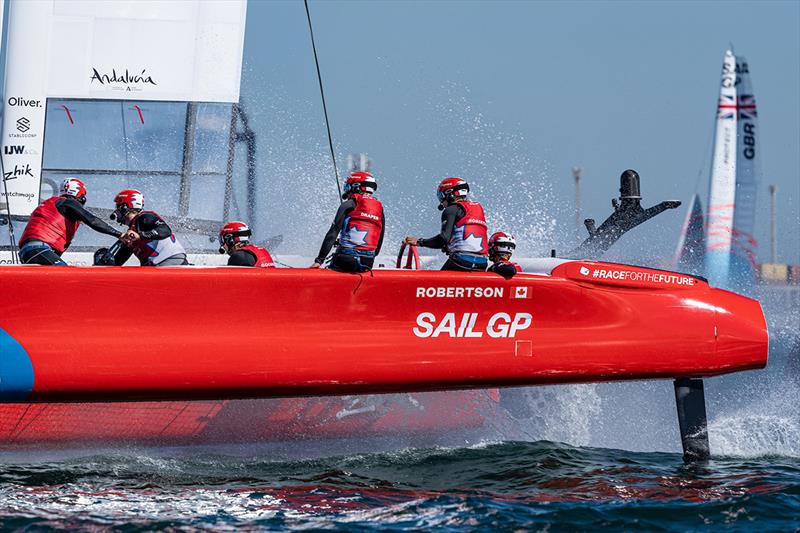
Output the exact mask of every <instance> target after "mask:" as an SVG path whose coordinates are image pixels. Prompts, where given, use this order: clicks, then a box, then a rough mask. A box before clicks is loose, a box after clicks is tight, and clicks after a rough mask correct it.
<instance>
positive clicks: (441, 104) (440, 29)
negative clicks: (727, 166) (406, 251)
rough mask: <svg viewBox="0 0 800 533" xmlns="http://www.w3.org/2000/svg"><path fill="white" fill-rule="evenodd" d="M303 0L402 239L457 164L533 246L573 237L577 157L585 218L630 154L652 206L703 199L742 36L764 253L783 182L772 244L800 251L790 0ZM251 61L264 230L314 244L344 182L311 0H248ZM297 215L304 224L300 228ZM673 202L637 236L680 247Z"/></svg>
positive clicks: (799, 100)
mask: <svg viewBox="0 0 800 533" xmlns="http://www.w3.org/2000/svg"><path fill="white" fill-rule="evenodd" d="M310 5H311V13H312V17H313V22H314V30H315V33H316V38H317V47H318V51H319V54H320V63H321V67H322V71H323V77H324V82H325V88H326V92H327V97H328V107H329V112H330V117H331V120H332V129H333V136H334V141H335V144H336V147H337V155H338V156H340V157H343V156H344V155H345V154H347V153H348V152H360V151H363V152H367V153H368V154H369V155H370V156H371V157H372V158H373V160H375V173H376V176H377V178H378V180H379V183H380V190H379V195H381V198H382V199H383V200H384V201H385V202H386V203H387V212H388V213H389V214H390V215H393V218H391V219H390V221H389V224H390V227H391V233H390V238H391V239H392V240H396V239H399V238H400V237H401V236H402V235H403V234H406V233H417V234H419V233H422V234H425V235H427V234H432V233H434V232H435V231H436V228H437V224H438V212H437V211H436V210H435V205H436V201H435V195H434V192H433V191H434V187H435V184H436V183H437V182H438V180H439V179H441V178H442V177H445V176H446V175H463V176H464V177H465V178H467V179H469V180H470V181H471V182H472V183H473V184H475V186H476V191H477V193H478V194H479V196H480V197H481V199H482V200H483V201H484V202H486V203H487V204H489V206H490V210H491V211H492V213H490V217H492V218H493V221H494V223H495V226H497V225H504V226H513V227H504V228H503V229H509V230H511V231H513V232H516V233H517V234H518V236H520V235H521V236H522V238H523V239H526V240H530V241H537V242H530V243H528V245H529V249H530V250H537V249H547V248H549V247H550V246H559V247H563V246H568V245H570V244H573V243H574V239H575V237H574V231H573V226H574V222H573V219H574V211H573V182H572V178H571V172H570V169H571V168H572V166H573V165H576V164H577V165H580V166H582V167H583V168H584V180H583V184H584V194H583V204H584V215H586V216H594V217H596V218H598V219H600V220H602V219H603V218H604V217H605V216H606V215H607V214H608V213H609V209H610V206H609V199H610V198H611V197H613V196H615V195H616V193H617V192H616V189H617V186H618V184H617V179H618V176H619V174H620V173H621V171H622V170H624V169H626V168H629V167H631V168H635V169H637V170H638V171H639V172H640V174H641V175H642V178H643V180H644V181H643V185H642V192H643V195H644V204H646V205H651V204H653V203H656V202H657V201H660V200H662V199H667V198H677V199H681V200H688V199H689V198H690V196H691V194H692V193H693V192H695V191H696V190H697V191H698V192H700V193H701V197H702V199H703V202H704V204H705V203H706V201H707V193H708V173H709V168H710V164H711V136H712V132H713V128H714V119H715V111H716V102H717V97H718V84H719V74H720V69H721V65H722V58H723V54H724V51H725V49H726V47H728V46H729V44H730V43H732V44H733V46H734V48H735V51H736V52H737V53H738V54H742V55H744V56H746V58H747V60H748V62H749V65H750V72H751V74H752V81H753V85H754V91H755V94H756V98H757V102H758V107H759V127H760V133H761V137H760V147H759V149H760V155H761V165H762V169H763V177H764V179H763V183H762V184H761V186H760V188H759V194H760V198H759V206H760V210H759V213H758V216H757V228H758V230H757V235H756V237H757V238H758V240H759V241H760V242H761V244H762V245H761V248H760V253H759V258H760V259H761V260H766V259H768V249H769V246H768V240H769V233H768V216H769V212H768V205H769V204H768V193H767V188H766V187H767V184H768V183H776V184H778V187H779V190H780V194H779V197H778V211H779V216H780V227H781V231H780V236H779V259H780V260H782V261H784V262H794V263H798V262H800V229H798V228H800V96H798V95H800V3H799V2H789V1H787V2H763V1H762V2H595V1H592V2H521V1H520V2H496V1H495V2H488V1H487V2H478V1H474V2H466V1H438V2H409V1H402V2H400V1H397V2H389V1H353V2H344V1H311V3H310ZM244 61H245V65H244V74H243V80H242V81H243V85H242V99H243V101H244V103H245V105H246V106H247V109H248V111H249V113H250V115H251V120H252V121H253V123H254V125H255V128H256V131H257V134H258V136H259V137H258V138H259V172H260V177H261V180H262V183H261V189H260V190H261V192H262V194H265V195H266V196H267V197H268V200H267V202H266V203H267V206H268V212H269V216H268V217H266V219H265V221H264V222H262V224H266V226H263V225H262V227H263V228H264V229H263V231H264V232H265V233H273V232H284V233H287V234H288V237H289V238H290V239H294V238H298V239H308V241H309V243H311V242H312V241H313V244H308V245H307V246H303V247H302V248H304V249H305V248H308V250H309V251H311V250H313V249H314V248H315V246H316V245H317V244H318V241H319V239H321V233H320V234H319V236H317V232H323V231H324V229H325V226H326V225H327V224H328V223H329V218H330V217H331V216H332V215H333V211H334V209H335V204H336V197H335V195H334V185H333V178H332V173H331V170H330V167H329V159H327V155H326V153H327V140H326V137H325V130H324V122H323V118H322V108H321V104H320V102H319V95H318V87H317V82H316V74H315V71H314V65H313V58H312V55H311V47H310V42H309V36H308V28H307V22H306V18H305V11H304V8H303V2H302V1H301V0H291V1H258V0H255V1H254V0H251V1H250V3H249V6H248V15H247V32H246V38H245V60H244ZM341 166H343V161H342V162H341ZM298 189H300V190H298ZM298 204H299V205H298ZM298 213H299V215H298ZM298 216H300V217H302V218H307V219H308V221H309V224H310V227H309V226H308V225H306V230H305V231H310V234H309V233H305V232H304V233H302V234H300V233H298V232H295V233H292V229H291V227H292V225H293V222H292V220H296V218H297V217H298ZM682 218H683V211H682V210H680V212H672V213H668V214H665V215H662V218H661V219H659V220H660V223H658V224H656V226H654V227H651V228H648V229H647V230H644V229H643V230H642V233H641V235H640V237H639V238H640V239H642V238H643V237H642V236H644V238H645V240H644V241H641V242H640V245H642V246H648V247H649V246H652V247H654V248H657V249H658V250H659V251H660V252H663V253H665V254H666V253H667V252H668V251H671V250H672V248H673V247H674V244H675V239H676V237H677V232H678V229H679V227H680V224H681V221H682ZM287 221H288V222H287ZM650 237H652V238H653V239H652V240H647V239H649V238H650ZM523 248H525V245H523Z"/></svg>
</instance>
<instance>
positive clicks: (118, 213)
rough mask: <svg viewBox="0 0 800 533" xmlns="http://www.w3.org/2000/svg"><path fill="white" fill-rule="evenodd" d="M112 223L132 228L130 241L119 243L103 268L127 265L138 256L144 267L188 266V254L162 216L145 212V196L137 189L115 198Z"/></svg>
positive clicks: (121, 192)
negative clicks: (115, 221)
mask: <svg viewBox="0 0 800 533" xmlns="http://www.w3.org/2000/svg"><path fill="white" fill-rule="evenodd" d="M114 205H115V209H114V212H113V213H112V214H111V219H112V220H117V221H118V222H119V223H120V224H122V225H124V226H128V228H129V231H128V232H127V233H126V238H124V239H121V240H120V241H118V242H117V243H115V244H114V245H113V246H112V247H111V248H110V249H109V250H108V252H106V253H105V254H104V255H103V256H102V257H101V258H99V260H98V263H99V264H105V265H108V264H112V265H123V264H125V262H126V261H127V260H128V259H129V258H130V257H131V255H135V256H136V258H137V259H138V260H139V263H140V264H141V265H142V266H179V265H188V264H189V261H187V260H186V250H184V248H183V246H182V245H181V243H179V242H178V239H177V238H176V237H175V235H174V234H173V233H172V230H171V229H170V227H169V226H168V225H167V223H166V222H165V221H164V219H163V218H161V217H160V216H159V215H158V214H156V213H154V212H153V211H145V210H144V196H143V195H142V193H140V192H139V191H137V190H136V189H125V190H124V191H120V192H119V194H117V196H116V197H114Z"/></svg>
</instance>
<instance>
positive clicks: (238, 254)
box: [219, 221, 275, 268]
mask: <svg viewBox="0 0 800 533" xmlns="http://www.w3.org/2000/svg"><path fill="white" fill-rule="evenodd" d="M252 234H253V233H252V232H251V231H250V228H249V227H248V226H247V224H245V223H244V222H238V221H234V222H228V223H227V224H225V225H224V226H222V229H220V230H219V253H221V254H228V255H229V257H228V266H247V267H260V268H275V261H273V260H272V256H271V255H270V254H269V252H268V251H267V249H266V248H263V247H261V246H256V245H255V244H251V243H250V236H251V235H252Z"/></svg>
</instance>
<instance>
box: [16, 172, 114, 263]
mask: <svg viewBox="0 0 800 533" xmlns="http://www.w3.org/2000/svg"><path fill="white" fill-rule="evenodd" d="M85 203H86V186H85V185H84V184H83V182H82V181H81V180H79V179H77V178H67V179H65V180H64V182H63V183H62V184H61V194H60V196H54V197H52V198H49V199H47V200H45V201H44V202H42V203H41V204H40V205H39V206H38V207H37V208H36V209H34V210H33V213H31V217H30V220H28V225H27V226H25V231H24V232H22V238H21V239H20V242H19V244H20V250H19V255H20V259H21V260H22V262H23V263H27V264H36V265H58V266H66V264H67V263H65V262H64V260H63V259H61V254H63V253H64V251H65V250H66V249H67V248H69V245H70V243H72V238H73V237H74V236H75V232H76V231H78V227H79V226H80V225H81V222H82V223H84V224H86V225H87V226H89V227H90V228H92V229H93V230H95V231H97V232H99V233H103V234H105V235H111V236H112V237H117V238H122V236H123V234H122V233H120V232H119V231H117V230H115V229H114V228H112V227H111V226H109V225H108V224H106V223H105V222H103V221H102V220H100V219H99V218H98V217H96V216H95V215H93V214H92V213H90V212H89V211H87V210H86V208H84V207H83V205H84V204H85Z"/></svg>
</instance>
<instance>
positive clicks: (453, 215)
mask: <svg viewBox="0 0 800 533" xmlns="http://www.w3.org/2000/svg"><path fill="white" fill-rule="evenodd" d="M466 213H467V211H466V209H464V206H462V205H460V204H459V203H454V204H450V205H448V206H447V207H446V208H445V209H444V211H442V229H441V231H440V232H439V234H438V235H436V236H434V237H431V238H430V239H419V240H418V241H417V245H418V246H422V247H425V248H437V249H439V250H442V251H447V245H448V243H449V242H450V237H452V236H453V228H454V227H455V225H456V222H457V221H459V220H461V219H462V218H463V217H464V215H466ZM464 255H466V254H464ZM484 261H485V259H484ZM442 270H455V271H458V272H464V271H470V272H472V271H475V270H485V266H484V267H483V268H480V269H476V268H475V267H474V266H473V265H470V264H467V263H464V262H462V261H460V260H459V259H458V258H457V257H455V256H449V257H448V258H447V261H445V263H444V265H442Z"/></svg>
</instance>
